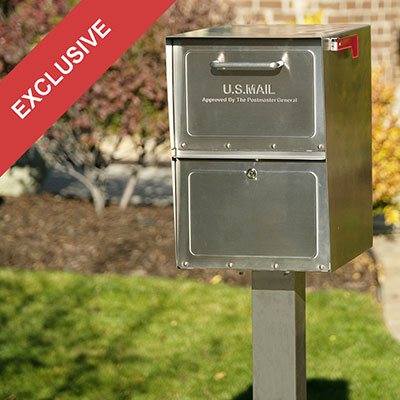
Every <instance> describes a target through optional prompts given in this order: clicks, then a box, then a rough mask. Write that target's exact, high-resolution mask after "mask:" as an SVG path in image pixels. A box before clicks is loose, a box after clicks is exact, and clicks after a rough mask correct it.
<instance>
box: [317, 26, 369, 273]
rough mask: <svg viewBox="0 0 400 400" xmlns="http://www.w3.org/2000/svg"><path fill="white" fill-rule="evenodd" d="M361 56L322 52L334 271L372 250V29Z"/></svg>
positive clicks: (362, 34)
mask: <svg viewBox="0 0 400 400" xmlns="http://www.w3.org/2000/svg"><path fill="white" fill-rule="evenodd" d="M349 34H358V35H359V46H360V54H359V57H358V58H355V59H353V58H352V57H351V51H350V50H347V51H340V52H331V51H326V52H324V75H325V79H324V82H325V110H326V131H327V148H326V152H327V168H328V187H329V220H330V237H331V257H332V268H333V269H336V268H338V267H340V266H341V265H343V264H345V263H346V262H348V261H350V260H351V259H353V258H354V257H356V256H358V255H359V254H360V253H362V252H363V251H365V250H367V249H369V248H370V247H371V246H372V184H371V169H372V166H371V151H372V150H371V55H370V48H371V45H370V29H369V27H364V28H362V29H359V30H355V31H352V32H350V33H349Z"/></svg>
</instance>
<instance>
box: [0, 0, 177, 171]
mask: <svg viewBox="0 0 400 400" xmlns="http://www.w3.org/2000/svg"><path fill="white" fill-rule="evenodd" d="M173 3H174V0H153V1H151V2H149V3H142V2H136V1H133V0H114V1H109V0H81V2H80V3H79V4H78V5H77V6H76V7H75V8H74V9H73V10H72V11H71V12H70V13H69V14H68V15H67V16H66V17H65V18H64V19H63V21H61V23H60V24H58V25H57V26H56V27H55V28H54V29H53V30H52V31H51V32H50V33H49V34H48V35H47V36H46V37H45V38H44V39H43V40H42V42H41V43H39V44H38V45H37V46H36V47H35V48H34V49H33V50H32V52H31V53H30V54H28V55H27V56H26V57H25V58H24V59H23V60H22V61H21V62H20V63H19V64H18V65H17V66H16V67H15V68H14V69H13V70H12V71H11V72H10V73H9V74H8V75H7V76H6V77H5V78H4V79H3V80H2V81H0V124H1V125H0V126H1V128H0V129H1V144H0V175H2V174H3V173H4V172H5V171H6V170H7V169H8V168H9V167H10V166H11V165H12V164H13V163H14V162H15V161H16V160H18V158H19V157H20V156H21V155H22V154H23V153H24V152H25V151H26V150H27V149H28V148H29V147H30V146H31V145H32V144H33V143H34V142H35V141H36V140H37V139H39V137H40V136H41V135H42V134H43V133H44V132H46V130H47V129H48V128H49V127H50V126H51V125H53V124H54V122H55V121H56V120H57V119H58V118H60V117H61V115H62V114H64V113H65V111H67V110H68V108H69V107H70V106H71V105H72V104H73V103H74V102H75V101H76V100H77V99H78V98H79V97H80V96H81V95H82V94H83V93H85V92H86V90H88V89H89V87H90V86H92V85H93V83H94V82H95V81H96V80H97V79H99V78H100V76H101V75H102V74H103V73H104V72H105V71H106V70H107V69H108V68H109V67H110V66H111V65H112V64H113V63H114V62H115V61H116V60H117V59H118V58H119V57H120V56H121V55H122V54H123V53H124V52H125V51H126V50H127V49H128V48H129V47H130V46H131V45H132V44H133V43H134V42H135V41H136V40H137V39H138V38H139V37H140V36H141V35H142V34H143V33H144V32H145V31H146V30H147V29H148V28H149V27H150V26H151V25H152V24H153V23H154V22H155V21H156V20H157V18H158V17H160V16H161V15H162V14H163V13H164V12H165V11H166V10H167V8H168V7H170V6H171V5H172V4H173Z"/></svg>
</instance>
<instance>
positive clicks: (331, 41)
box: [324, 35, 359, 58]
mask: <svg viewBox="0 0 400 400" xmlns="http://www.w3.org/2000/svg"><path fill="white" fill-rule="evenodd" d="M358 47H359V46H358V35H351V36H346V37H342V38H325V39H324V50H327V51H343V50H347V49H351V56H352V58H358V55H359V49H358Z"/></svg>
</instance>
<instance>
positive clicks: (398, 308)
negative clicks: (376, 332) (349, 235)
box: [373, 233, 400, 340]
mask: <svg viewBox="0 0 400 400" xmlns="http://www.w3.org/2000/svg"><path fill="white" fill-rule="evenodd" d="M373 251H374V254H375V256H376V258H377V260H378V261H379V262H380V263H381V264H382V265H383V282H382V301H383V314H384V318H385V322H386V325H387V327H388V328H389V331H390V332H391V333H392V335H393V336H394V337H395V338H396V339H398V340H400V233H397V234H393V235H379V236H375V237H374V247H373Z"/></svg>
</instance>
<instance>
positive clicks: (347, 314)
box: [0, 269, 400, 400]
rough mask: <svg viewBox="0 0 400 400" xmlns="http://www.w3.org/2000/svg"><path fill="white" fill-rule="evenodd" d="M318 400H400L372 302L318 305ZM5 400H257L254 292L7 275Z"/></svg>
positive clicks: (321, 296)
mask: <svg viewBox="0 0 400 400" xmlns="http://www.w3.org/2000/svg"><path fill="white" fill-rule="evenodd" d="M307 318H308V321H307V324H308V343H307V345H308V360H307V362H308V377H309V382H308V386H309V396H308V398H309V399H311V400H398V399H399V398H400V373H399V369H398V368H399V365H400V344H398V343H396V342H395V341H394V340H393V339H392V338H391V337H390V335H389V334H388V332H387V331H386V329H385V327H384V325H383V323H382V318H381V311H380V309H379V307H378V305H377V304H376V303H375V301H374V300H373V298H372V297H371V296H369V295H366V294H360V293H356V292H346V291H340V290H332V291H324V292H313V293H310V294H309V295H308V314H307ZM0 326H1V328H0V399H1V400H3V399H9V400H11V399H18V400H19V399H21V400H24V399H27V400H28V399H29V400H36V399H37V400H39V399H40V400H45V399H48V400H50V399H51V400H53V399H57V400H65V399H80V400H86V399H87V400H99V399H101V400H114V399H115V400H124V399H134V400H141V399H142V400H170V399H171V400H173V399H179V400H181V399H182V400H190V399H212V400H222V399H230V400H250V399H251V305H250V291H249V289H246V288H239V287H231V286H227V285H221V284H219V285H207V284H204V283H198V282H194V281H188V280H179V279H178V280H167V279H158V278H139V277H122V276H116V275H95V276H93V275H91V276H87V275H78V274H73V273H63V272H29V271H15V270H10V269H2V270H1V271H0Z"/></svg>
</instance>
